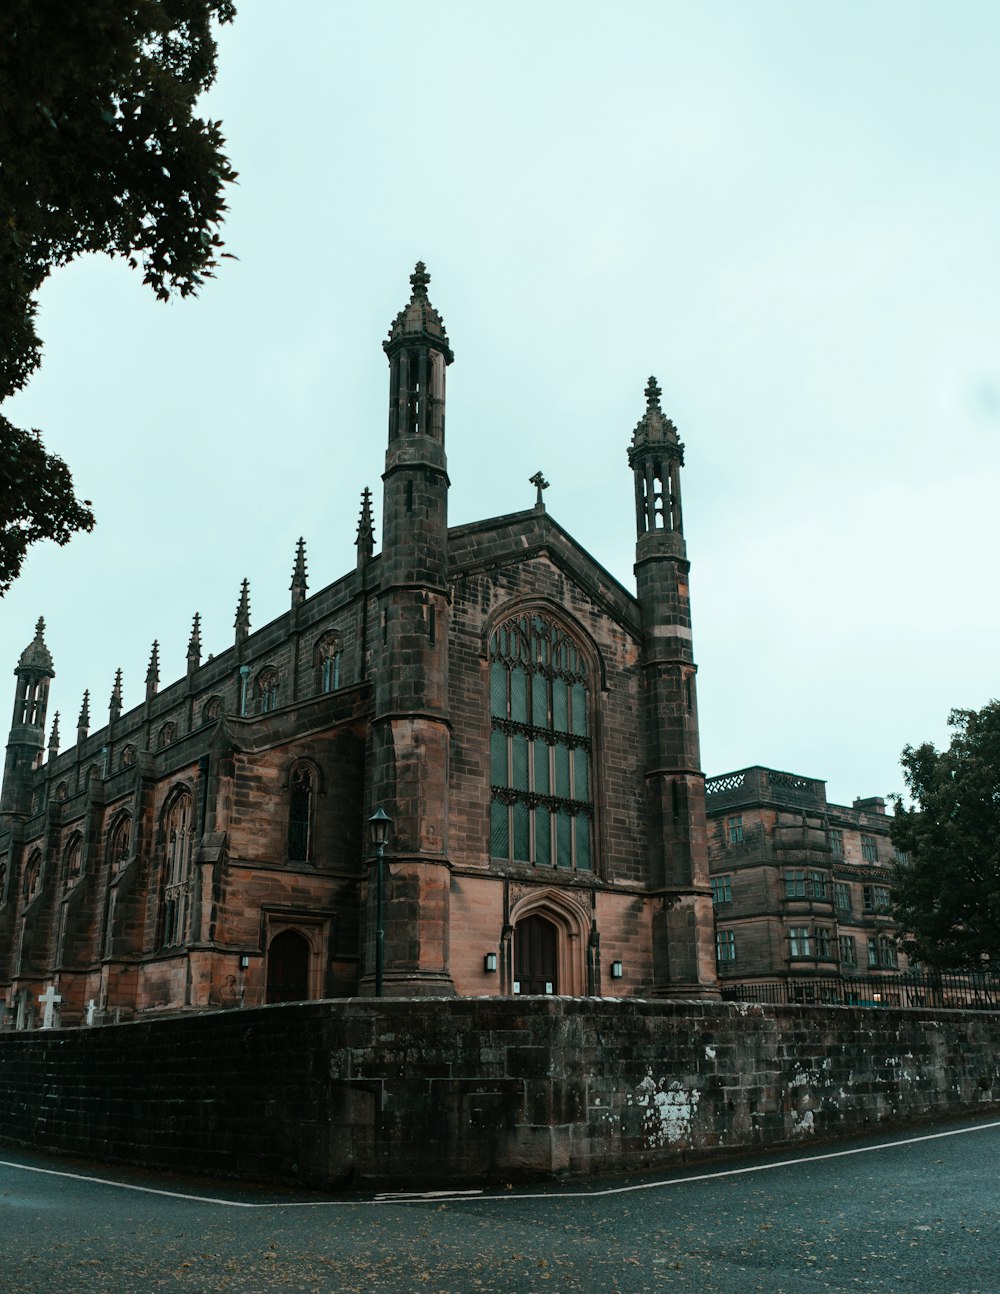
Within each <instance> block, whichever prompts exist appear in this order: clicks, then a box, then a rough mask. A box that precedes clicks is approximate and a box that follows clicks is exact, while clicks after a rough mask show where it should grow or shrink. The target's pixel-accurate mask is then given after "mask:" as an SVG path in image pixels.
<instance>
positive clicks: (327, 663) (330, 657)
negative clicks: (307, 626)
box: [313, 633, 343, 692]
mask: <svg viewBox="0 0 1000 1294" xmlns="http://www.w3.org/2000/svg"><path fill="white" fill-rule="evenodd" d="M342 656H343V652H342V651H341V647H340V635H339V634H335V633H326V634H324V635H323V637H322V638H321V639H320V640H319V642H318V643H317V644H316V649H315V651H314V652H313V664H314V665H315V666H316V672H317V676H318V682H319V690H320V691H321V692H334V691H336V689H337V688H338V687H340V661H341V657H342Z"/></svg>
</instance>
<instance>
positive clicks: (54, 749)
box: [49, 710, 59, 755]
mask: <svg viewBox="0 0 1000 1294" xmlns="http://www.w3.org/2000/svg"><path fill="white" fill-rule="evenodd" d="M49 754H50V755H58V754H59V711H58V710H57V711H56V712H55V714H54V715H53V716H52V736H51V737H50V738H49Z"/></svg>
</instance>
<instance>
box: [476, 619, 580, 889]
mask: <svg viewBox="0 0 1000 1294" xmlns="http://www.w3.org/2000/svg"><path fill="white" fill-rule="evenodd" d="M490 714H491V718H492V732H491V740H490V783H491V790H492V802H491V807H490V854H491V855H492V857H494V858H504V859H507V860H508V861H512V862H525V863H534V864H535V865H536V866H538V867H564V868H576V869H577V870H579V871H589V870H590V869H591V867H592V865H593V864H592V858H593V846H592V841H593V806H592V802H591V792H590V754H591V736H590V696H589V682H588V670H587V663H586V660H585V658H584V656H583V653H582V652H581V651H580V649H579V648H578V647H577V645H576V644H575V643H574V642H573V640H572V638H570V637H569V635H568V634H567V633H566V632H565V631H564V630H563V629H562V628H561V627H560V626H559V625H557V624H556V623H555V622H554V621H553V620H550V619H549V618H548V617H547V616H545V615H542V614H540V613H538V612H535V613H524V614H522V615H520V616H516V617H513V618H511V619H510V620H507V621H505V622H504V623H503V624H502V625H500V627H499V628H498V629H497V630H496V631H495V632H494V633H493V635H492V636H491V638H490Z"/></svg>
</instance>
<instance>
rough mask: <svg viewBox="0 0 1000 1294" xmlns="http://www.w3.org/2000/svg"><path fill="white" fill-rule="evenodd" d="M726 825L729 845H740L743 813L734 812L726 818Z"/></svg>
mask: <svg viewBox="0 0 1000 1294" xmlns="http://www.w3.org/2000/svg"><path fill="white" fill-rule="evenodd" d="M726 827H727V829H728V831H729V843H730V844H731V845H741V844H742V843H743V814H742V813H735V814H733V816H732V817H731V818H727V819H726Z"/></svg>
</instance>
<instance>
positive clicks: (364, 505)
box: [354, 485, 375, 566]
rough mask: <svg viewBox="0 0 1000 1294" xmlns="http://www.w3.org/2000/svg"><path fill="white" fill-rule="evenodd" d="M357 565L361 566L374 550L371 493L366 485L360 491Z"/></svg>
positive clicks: (356, 541) (356, 540) (356, 542)
mask: <svg viewBox="0 0 1000 1294" xmlns="http://www.w3.org/2000/svg"><path fill="white" fill-rule="evenodd" d="M354 542H355V544H356V545H357V549H358V565H359V566H363V565H364V563H365V562H366V561H368V559H369V558H370V557H371V555H372V553H373V552H374V550H375V523H374V522H373V521H372V492H371V490H369V488H368V486H367V485H366V486H365V488H364V489H363V490H362V491H361V515H360V517H359V518H358V534H357V538H356V539H355V541H354Z"/></svg>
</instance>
